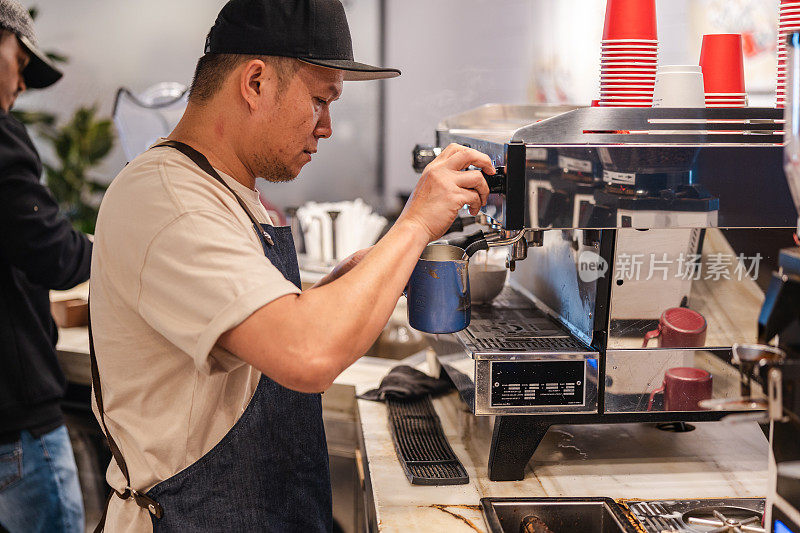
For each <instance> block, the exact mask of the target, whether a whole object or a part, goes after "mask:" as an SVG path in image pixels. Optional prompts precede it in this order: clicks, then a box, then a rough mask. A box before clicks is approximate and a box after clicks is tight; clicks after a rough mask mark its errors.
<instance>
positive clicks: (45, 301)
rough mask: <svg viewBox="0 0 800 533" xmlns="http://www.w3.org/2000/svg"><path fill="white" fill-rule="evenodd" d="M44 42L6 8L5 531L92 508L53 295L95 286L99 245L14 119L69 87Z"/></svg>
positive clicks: (2, 11) (2, 13)
mask: <svg viewBox="0 0 800 533" xmlns="http://www.w3.org/2000/svg"><path fill="white" fill-rule="evenodd" d="M35 43H36V40H35V37H34V33H33V21H32V20H31V17H30V15H29V14H28V12H27V11H26V10H25V9H24V8H23V7H22V6H21V5H20V4H19V3H18V2H16V1H14V0H0V530H2V529H3V528H5V529H7V530H8V531H10V532H11V533H16V532H25V533H30V532H38V531H46V532H61V531H68V532H73V531H74V532H78V531H83V530H84V518H83V503H82V497H81V490H80V485H79V483H78V473H77V469H76V467H75V458H74V456H73V454H72V446H71V445H70V441H69V435H68V434H67V430H66V427H65V426H64V419H63V414H62V412H61V406H60V404H59V402H60V400H61V397H62V396H63V394H64V390H65V387H66V380H65V378H64V374H63V373H62V371H61V369H60V367H59V365H58V361H57V359H56V350H55V346H56V340H57V336H58V330H57V328H56V325H55V323H54V321H53V318H52V316H51V314H50V299H49V291H50V289H62V290H63V289H69V288H71V287H73V286H75V285H77V284H79V283H82V282H84V281H86V280H87V279H88V278H89V267H90V263H91V253H92V245H91V242H90V241H89V239H88V238H87V237H86V236H85V235H83V234H82V233H80V232H78V231H75V230H74V229H73V228H72V226H71V225H70V223H69V221H68V220H67V219H66V218H65V217H63V216H62V215H60V214H59V212H58V204H57V203H56V201H55V199H54V198H53V196H52V195H51V194H50V191H49V190H48V189H47V188H46V187H45V186H44V185H42V184H41V183H40V179H41V174H42V163H41V161H40V159H39V154H38V153H37V152H36V148H35V147H34V146H33V143H32V142H31V139H30V137H28V134H27V132H26V131H25V127H24V126H23V125H22V124H21V123H20V122H18V121H17V120H15V119H14V118H13V117H12V116H11V115H10V114H9V111H10V110H11V107H12V106H13V105H14V101H15V100H16V98H17V96H19V94H20V93H22V92H23V91H24V90H25V89H27V88H41V87H47V86H49V85H52V84H53V83H55V82H56V81H58V79H59V78H61V73H60V72H58V70H56V69H55V68H54V67H53V65H52V64H51V63H50V62H49V60H48V59H47V56H46V55H44V54H43V53H42V52H41V51H39V49H38V48H37V47H36V44H35Z"/></svg>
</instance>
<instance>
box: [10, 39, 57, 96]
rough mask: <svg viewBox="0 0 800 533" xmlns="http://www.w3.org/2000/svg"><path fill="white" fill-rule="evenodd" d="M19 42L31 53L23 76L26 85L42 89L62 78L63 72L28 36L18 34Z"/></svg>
mask: <svg viewBox="0 0 800 533" xmlns="http://www.w3.org/2000/svg"><path fill="white" fill-rule="evenodd" d="M18 38H19V42H20V43H21V44H22V46H23V47H25V49H26V50H27V51H28V53H29V54H30V62H28V66H27V67H25V70H23V71H22V76H23V77H24V78H25V85H27V86H28V87H30V88H31V89H42V88H44V87H49V86H51V85H53V84H54V83H55V82H57V81H58V80H60V79H61V76H63V74H62V73H61V71H59V70H58V69H57V68H56V67H55V65H53V63H52V62H51V61H50V59H49V58H48V57H47V55H46V54H45V53H44V52H42V51H41V50H39V49H38V48H36V47H35V46H34V45H33V43H31V42H30V40H28V39H27V38H26V37H23V36H18Z"/></svg>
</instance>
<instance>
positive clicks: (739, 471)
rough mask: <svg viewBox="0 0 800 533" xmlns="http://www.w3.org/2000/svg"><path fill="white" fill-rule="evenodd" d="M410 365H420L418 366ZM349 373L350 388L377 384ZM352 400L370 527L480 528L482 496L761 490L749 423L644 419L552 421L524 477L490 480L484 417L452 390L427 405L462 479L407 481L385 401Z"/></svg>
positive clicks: (650, 495) (759, 441) (763, 444)
mask: <svg viewBox="0 0 800 533" xmlns="http://www.w3.org/2000/svg"><path fill="white" fill-rule="evenodd" d="M357 366H358V364H357V365H355V366H354V369H353V370H354V371H358V372H359V373H360V374H361V375H362V376H363V377H364V378H366V377H367V372H365V371H364V369H360V370H359V369H357V368H356V367H357ZM418 368H420V369H421V370H425V369H426V365H425V364H424V363H420V364H419V365H418ZM354 376H355V375H354ZM344 377H345V379H347V376H346V375H345V376H344ZM351 381H353V382H354V384H355V387H356V391H357V392H359V393H360V392H363V391H365V390H368V389H369V388H371V387H373V386H375V385H376V384H377V381H376V382H374V383H369V380H368V379H363V380H361V379H355V380H351ZM357 407H358V416H359V425H360V431H361V452H360V453H361V455H362V464H363V468H364V477H365V489H366V491H365V492H366V494H365V496H366V499H367V516H368V517H369V516H370V515H371V522H372V528H373V529H372V530H378V531H386V532H395V531H398V532H399V531H404V532H407V531H448V532H449V533H459V532H475V531H480V532H484V531H487V529H486V525H485V523H484V520H483V516H482V514H481V510H480V507H479V505H480V498H482V497H525V496H539V497H541V496H607V497H611V498H614V499H673V498H674V499H686V498H716V497H720V498H722V497H762V498H763V497H764V496H765V495H766V493H767V440H766V438H765V437H764V434H763V432H762V431H761V429H760V428H759V426H758V425H757V424H756V423H754V422H747V423H741V424H731V423H726V422H704V423H697V424H694V425H695V427H696V429H695V430H694V431H691V432H688V433H671V432H665V431H661V430H659V429H657V428H656V427H655V425H653V424H610V425H604V426H600V425H586V426H560V427H554V428H553V429H551V430H550V432H549V433H548V434H547V436H546V437H545V439H544V441H543V442H542V444H541V445H540V447H539V449H538V450H537V452H536V454H535V455H534V456H533V460H532V463H531V464H529V465H528V469H527V471H526V475H525V479H524V480H522V481H509V482H494V481H489V479H488V475H487V462H488V456H489V444H490V442H491V429H492V426H491V424H492V420H493V419H492V418H491V417H476V416H474V415H472V414H471V413H470V412H469V411H468V410H467V409H466V406H465V405H464V404H463V402H462V401H461V400H460V399H459V396H458V394H456V393H451V394H449V395H447V396H445V397H442V398H439V399H436V400H434V407H435V409H436V412H437V414H438V415H439V417H440V419H441V421H442V426H443V429H444V433H445V435H446V437H447V439H448V440H449V442H450V445H451V446H452V448H453V451H454V452H455V454H456V455H457V456H458V458H459V459H460V460H461V462H462V464H463V465H464V467H465V468H466V470H467V473H468V474H469V478H470V480H469V483H468V484H466V485H455V486H440V487H430V486H417V485H411V484H410V483H409V482H408V480H407V479H406V477H405V474H404V473H403V469H402V467H401V466H400V463H399V462H398V460H397V455H396V453H395V450H394V445H393V443H392V438H391V433H390V430H389V425H388V419H387V412H386V406H385V405H384V404H382V403H376V402H370V401H366V400H359V401H358V405H357ZM534 464H535V472H534V469H533V468H532V465H534Z"/></svg>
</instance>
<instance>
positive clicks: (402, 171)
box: [385, 0, 539, 205]
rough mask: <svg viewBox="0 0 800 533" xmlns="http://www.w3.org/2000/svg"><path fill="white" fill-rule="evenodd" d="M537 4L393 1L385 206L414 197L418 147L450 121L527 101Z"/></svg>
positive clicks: (521, 0)
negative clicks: (483, 108)
mask: <svg viewBox="0 0 800 533" xmlns="http://www.w3.org/2000/svg"><path fill="white" fill-rule="evenodd" d="M538 4H539V1H538V0H447V1H444V0H433V1H431V0H388V17H387V18H388V21H389V28H388V32H387V40H388V41H387V63H388V64H390V65H392V66H395V67H398V68H400V69H401V70H402V71H403V75H402V76H400V78H398V79H395V80H389V81H388V82H387V83H386V91H387V104H388V108H387V111H386V119H387V136H386V148H385V149H386V199H387V201H388V202H389V204H390V205H391V203H392V202H393V201H394V200H395V197H396V194H397V193H398V192H410V191H411V190H412V188H413V187H414V184H415V183H416V181H417V179H418V175H417V174H415V173H414V171H413V169H412V168H411V152H412V150H413V148H414V145H415V144H418V143H433V141H434V135H435V130H436V125H437V123H438V122H439V121H440V120H441V119H442V118H444V117H446V116H448V115H452V114H454V113H458V112H460V111H465V110H467V109H470V108H473V107H477V106H479V105H481V104H485V103H489V102H498V103H523V102H525V101H527V94H526V93H527V85H528V73H529V65H530V63H531V58H532V53H533V49H532V47H531V37H532V31H533V25H532V24H531V20H532V18H533V17H534V7H535V6H537V5H538Z"/></svg>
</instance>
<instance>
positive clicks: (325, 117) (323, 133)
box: [314, 109, 333, 139]
mask: <svg viewBox="0 0 800 533" xmlns="http://www.w3.org/2000/svg"><path fill="white" fill-rule="evenodd" d="M331 135H333V123H332V121H331V113H330V111H328V110H327V109H326V110H325V112H324V113H323V114H322V116H321V117H320V118H319V122H317V127H316V128H314V136H315V137H317V138H318V139H327V138H329V137H330V136H331Z"/></svg>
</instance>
